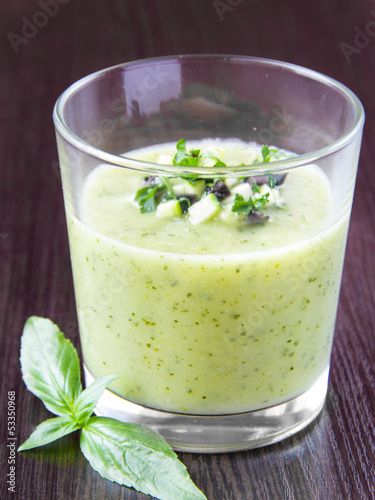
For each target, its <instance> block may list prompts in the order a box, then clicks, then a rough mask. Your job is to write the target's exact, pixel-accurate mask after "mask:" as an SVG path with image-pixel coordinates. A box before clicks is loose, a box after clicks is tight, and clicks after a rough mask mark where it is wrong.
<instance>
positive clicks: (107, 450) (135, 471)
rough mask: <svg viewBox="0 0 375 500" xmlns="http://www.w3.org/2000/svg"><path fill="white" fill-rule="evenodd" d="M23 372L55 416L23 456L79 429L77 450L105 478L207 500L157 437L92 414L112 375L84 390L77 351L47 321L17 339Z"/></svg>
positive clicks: (165, 496)
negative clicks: (79, 448)
mask: <svg viewBox="0 0 375 500" xmlns="http://www.w3.org/2000/svg"><path fill="white" fill-rule="evenodd" d="M20 360H21V369H22V375H23V379H24V381H25V384H26V386H27V388H28V389H29V390H30V391H31V392H33V393H34V394H35V395H36V396H38V397H39V398H40V399H41V400H42V401H43V402H44V404H45V405H46V407H47V408H48V409H49V410H50V411H52V412H53V413H55V414H57V415H59V416H58V417H55V418H50V419H48V420H46V421H44V422H42V423H41V424H40V425H38V427H37V428H36V429H35V431H34V432H33V433H32V434H31V436H30V437H29V439H27V440H26V441H25V442H24V443H23V444H22V445H21V446H20V447H19V448H18V451H25V450H29V449H32V448H36V447H38V446H43V445H45V444H48V443H51V442H53V441H55V440H57V439H59V438H61V437H63V436H66V435H68V434H70V433H72V432H74V431H76V430H78V429H81V440H80V446H81V450H82V452H83V454H84V455H85V457H86V458H87V460H88V461H89V462H90V464H91V466H92V467H93V468H94V469H95V470H96V471H98V472H99V474H101V475H102V476H103V477H105V478H106V479H109V480H110V481H115V482H117V483H119V484H122V485H125V486H129V487H133V488H135V489H137V490H138V491H141V492H142V493H146V494H149V495H153V496H155V497H156V498H158V499H160V500H175V499H176V498H178V499H180V500H207V498H206V497H205V495H204V494H203V493H202V492H201V491H200V490H199V489H198V488H197V487H196V486H195V484H194V483H193V482H192V481H191V479H190V477H189V474H188V472H187V470H186V468H185V466H184V465H183V464H182V463H181V462H180V461H179V460H178V458H177V455H176V454H175V453H174V452H173V450H172V448H171V447H170V446H169V445H168V444H167V443H166V442H165V441H164V439H163V438H162V436H160V434H158V433H157V432H155V431H153V430H152V429H149V428H147V427H145V426H143V425H140V424H131V423H129V424H126V423H124V422H119V421H118V420H115V419H111V418H106V417H93V416H91V415H92V412H93V411H94V407H95V406H96V403H97V402H98V400H99V398H100V396H101V395H102V393H103V391H104V390H105V389H106V387H107V386H108V385H109V383H110V382H111V381H112V380H114V378H116V377H115V376H108V377H102V378H100V379H97V380H96V381H95V382H94V383H93V384H91V385H90V386H89V387H88V388H87V389H85V390H84V391H82V385H81V377H80V366H79V359H78V355H77V351H76V350H75V348H74V346H73V345H72V343H71V342H70V341H69V340H68V339H66V338H65V337H64V334H63V333H62V332H61V331H60V330H59V328H58V327H57V326H56V325H54V324H53V323H52V322H51V321H50V320H48V319H45V318H39V317H36V316H32V317H31V318H29V319H28V320H27V321H26V323H25V327H24V331H23V334H22V339H21V357H20Z"/></svg>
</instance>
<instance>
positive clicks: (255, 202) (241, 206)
mask: <svg viewBox="0 0 375 500" xmlns="http://www.w3.org/2000/svg"><path fill="white" fill-rule="evenodd" d="M269 195H270V194H269V193H266V194H264V195H263V196H260V197H259V198H255V199H254V198H253V197H251V198H250V199H249V201H245V199H244V197H243V196H242V195H240V194H238V193H236V197H235V199H234V204H233V206H232V212H237V213H243V214H249V213H250V212H251V211H252V210H256V211H258V210H259V209H260V208H262V207H264V205H265V204H266V203H267V202H268V197H269Z"/></svg>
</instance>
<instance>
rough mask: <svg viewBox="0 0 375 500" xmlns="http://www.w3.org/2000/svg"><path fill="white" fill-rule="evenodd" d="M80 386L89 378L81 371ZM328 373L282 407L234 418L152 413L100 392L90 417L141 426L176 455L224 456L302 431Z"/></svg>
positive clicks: (321, 397)
mask: <svg viewBox="0 0 375 500" xmlns="http://www.w3.org/2000/svg"><path fill="white" fill-rule="evenodd" d="M84 371H85V379H86V386H88V385H90V384H91V383H92V382H93V381H94V377H93V376H92V375H91V373H90V372H89V371H88V370H87V368H86V367H85V366H84ZM327 383H328V369H327V370H326V371H325V372H324V373H323V374H322V375H321V376H320V377H319V379H318V380H317V381H316V382H315V384H314V385H313V386H312V387H311V388H310V389H309V390H308V391H306V392H305V393H303V394H301V395H300V396H298V397H297V398H294V399H292V400H290V401H287V402H286V403H282V404H279V405H277V406H272V407H269V408H266V409H262V410H256V411H250V412H247V413H240V414H234V415H208V416H205V415H187V414H182V413H169V412H164V411H160V410H153V409H151V408H146V407H143V406H141V405H138V404H135V403H131V402H129V401H127V400H125V399H123V398H120V397H119V396H116V395H115V394H113V393H112V392H110V391H108V390H106V391H104V393H103V396H102V397H101V398H100V400H99V402H98V404H97V406H96V408H95V413H96V415H98V416H106V417H112V418H116V419H117V420H121V421H124V422H132V423H137V424H143V425H146V426H148V427H151V428H152V429H154V430H155V431H157V432H159V433H160V434H161V435H162V436H163V437H164V439H165V440H166V441H167V442H168V443H169V444H170V445H171V446H172V448H173V449H174V450H176V451H186V452H191V453H224V452H230V451H239V450H247V449H251V448H259V447H261V446H265V445H269V444H272V443H276V442H278V441H281V440H283V439H285V438H287V437H289V436H291V435H293V434H295V433H296V432H298V431H300V430H301V429H303V428H304V427H306V426H307V425H308V424H309V423H310V422H312V421H313V420H314V418H315V417H316V416H317V415H318V414H319V412H320V411H321V409H322V407H323V405H324V401H325V397H326V393H327Z"/></svg>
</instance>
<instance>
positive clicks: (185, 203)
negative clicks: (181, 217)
mask: <svg viewBox="0 0 375 500" xmlns="http://www.w3.org/2000/svg"><path fill="white" fill-rule="evenodd" d="M179 204H180V208H181V213H183V214H186V212H187V211H188V210H189V207H190V200H189V199H188V198H187V197H186V196H185V197H184V198H181V199H180V200H179Z"/></svg>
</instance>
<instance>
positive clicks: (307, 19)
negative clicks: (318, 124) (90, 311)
mask: <svg viewBox="0 0 375 500" xmlns="http://www.w3.org/2000/svg"><path fill="white" fill-rule="evenodd" d="M0 14H1V15H0V23H1V24H0V40H1V43H0V68H1V74H0V138H1V142H0V169H1V180H0V206H1V212H0V224H1V226H0V266H1V267H0V273H1V274H0V327H1V330H0V331H1V347H0V349H1V351H0V355H1V364H0V370H1V379H0V384H1V391H2V393H1V400H0V401H1V405H0V425H1V433H0V440H1V449H0V459H1V460H0V464H1V467H0V474H1V481H0V498H1V499H3V498H15V499H22V500H24V499H25V500H44V499H48V500H55V499H61V500H65V499H79V500H86V499H87V500H91V499H108V500H112V499H133V500H135V499H137V500H138V499H146V498H149V497H146V496H144V495H141V494H138V493H136V492H135V491H133V490H130V489H127V488H124V487H120V486H119V485H117V484H113V483H111V482H109V481H106V480H104V479H102V478H101V477H100V476H99V475H98V474H97V473H96V472H94V471H93V470H92V469H91V467H90V466H89V465H88V463H87V462H86V460H85V458H84V457H83V456H82V454H81V452H80V450H79V446H78V441H77V439H78V436H77V435H75V434H74V435H71V436H69V437H66V438H64V439H62V440H60V441H58V442H56V443H55V444H51V445H48V446H46V447H44V448H39V449H36V450H35V451H31V452H28V453H25V454H23V455H22V456H21V455H18V456H17V457H16V464H15V466H16V469H15V471H16V473H15V482H16V488H15V490H16V492H15V493H12V492H9V491H8V490H7V486H8V485H7V479H8V478H7V474H8V473H9V471H10V465H9V464H8V459H9V456H10V448H9V447H7V443H8V441H7V430H6V423H7V422H6V421H7V400H8V392H9V391H15V395H16V415H17V419H16V435H17V438H18V444H20V443H21V442H22V441H23V440H25V438H26V437H28V436H29V435H30V433H31V432H32V431H33V429H34V428H35V426H36V425H37V424H38V423H40V422H41V421H43V420H45V419H46V418H49V417H50V416H51V414H49V413H48V412H47V410H46V409H45V408H44V406H43V405H42V403H41V402H40V401H39V400H38V399H37V398H36V397H34V396H33V395H32V394H31V393H30V392H28V391H27V390H26V388H25V385H24V383H23V381H22V378H21V373H20V365H19V359H18V358H19V348H20V335H21V332H22V327H23V324H24V322H25V320H26V318H27V317H28V316H30V315H32V314H35V315H40V316H46V317H49V318H51V319H53V320H54V321H55V322H56V323H58V324H59V325H60V327H61V329H63V330H64V331H65V332H66V333H67V335H68V336H69V337H70V338H71V339H72V341H73V342H74V344H75V345H76V346H77V348H78V349H79V338H78V330H77V323H76V313H75V305H74V296H73V287H72V277H71V270H70V262H69V251H68V241H67V234H66V228H65V218H64V210H63V202H62V193H61V185H60V181H59V177H58V175H57V173H56V168H57V152H56V146H55V138H54V131H53V125H52V119H51V115H52V108H53V104H54V101H55V100H56V98H57V97H58V95H59V94H60V93H61V92H62V91H63V90H64V89H65V88H66V87H67V86H68V85H70V84H71V83H73V82H74V81H75V80H77V79H78V78H80V77H83V76H84V75H86V74H89V73H91V72H93V71H95V70H99V69H101V68H104V67H107V66H111V65H114V64H117V63H120V62H124V61H130V60H134V59H139V58H144V57H152V56H159V55H165V54H177V53H212V52H214V53H228V54H230V53H232V54H244V55H254V56H261V57H269V58H273V59H279V60H284V61H289V62H293V63H297V64H300V65H303V66H307V67H310V68H312V69H315V70H318V71H321V72H323V73H326V74H327V75H329V76H332V77H334V78H336V79H338V80H340V81H341V82H343V83H344V84H346V85H347V86H349V87H350V88H351V89H352V90H353V91H354V92H355V93H356V94H357V95H358V96H359V98H360V99H361V100H362V102H363V104H364V107H365V109H366V114H367V119H366V125H365V131H364V139H363V146H362V153H361V159H360V165H359V173H358V179H357V187H356V194H355V201H354V207H353V213H352V221H351V227H350V234H349V241H348V247H347V256H346V263H345V272H344V278H343V284H342V291H341V302H340V307H339V314H338V320H337V327H336V338H335V343H334V348H333V353H332V368H331V376H330V384H329V394H328V398H327V403H326V406H325V408H324V410H323V412H322V413H321V415H320V416H319V418H318V419H317V420H316V421H315V422H314V423H313V424H312V425H310V426H309V427H308V428H307V429H306V430H304V431H302V432H300V433H299V434H298V435H296V436H294V437H292V438H290V439H288V440H286V441H285V442H282V443H280V444H275V445H273V446H269V447H266V448H263V449H259V450H255V451H249V452H241V453H232V454H223V455H199V454H198V455H193V454H187V453H185V454H179V456H180V458H181V460H182V461H183V462H184V463H185V464H186V466H187V467H188V470H189V472H190V474H191V476H192V478H193V480H194V481H195V482H196V483H197V485H198V486H199V487H200V488H201V489H202V490H203V491H204V492H205V493H206V495H207V497H208V498H209V499H210V500H243V499H261V500H268V499H270V500H273V499H298V500H308V499H322V500H325V499H334V500H336V499H371V498H375V477H374V476H375V468H374V463H375V436H374V433H375V397H374V390H375V365H374V360H375V342H374V326H375V325H374V323H375V312H374V308H375V304H374V302H375V285H374V283H375V271H374V269H375V259H374V254H375V252H374V241H375V238H374V226H375V224H374V218H375V217H374V213H375V197H374V193H375V125H374V119H375V88H374V87H375V3H374V1H373V0H362V1H360V2H359V1H358V0H357V1H356V0H316V1H315V2H301V1H300V0H292V1H283V2H281V1H278V0H273V1H269V0H222V1H219V0H188V1H184V2H178V1H176V0H159V1H158V2H156V1H152V0H138V1H136V0H111V1H109V0H40V1H39V2H36V1H27V0H17V1H13V0H5V1H4V0H2V3H1V6H0ZM176 500H178V499H176Z"/></svg>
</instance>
